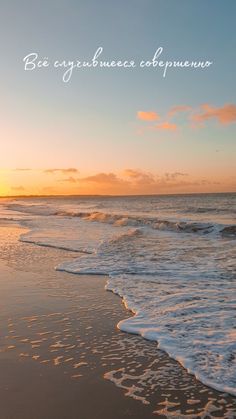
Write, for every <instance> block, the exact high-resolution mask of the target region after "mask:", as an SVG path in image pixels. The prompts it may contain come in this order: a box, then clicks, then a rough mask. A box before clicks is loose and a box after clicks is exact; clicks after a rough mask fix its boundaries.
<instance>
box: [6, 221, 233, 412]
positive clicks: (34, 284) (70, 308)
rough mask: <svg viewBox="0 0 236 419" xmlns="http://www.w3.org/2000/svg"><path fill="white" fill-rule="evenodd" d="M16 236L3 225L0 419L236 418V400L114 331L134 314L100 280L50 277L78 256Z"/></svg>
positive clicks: (143, 343) (16, 230)
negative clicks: (207, 385)
mask: <svg viewBox="0 0 236 419" xmlns="http://www.w3.org/2000/svg"><path fill="white" fill-rule="evenodd" d="M21 233H22V229H21V228H19V227H17V226H15V227H12V225H7V224H6V223H5V224H2V225H1V226H0V310H1V317H0V419H64V418H66V419H90V418H97V419H102V418H103V419H106V418H107V419H111V418H113V419H122V418H137V419H138V418H143V419H145V418H152V417H153V418H155V417H158V418H166V417H167V418H176V419H177V418H179V419H181V418H192V419H194V418H196V419H197V418H213V417H214V418H215V417H221V418H227V419H230V418H232V419H233V418H235V417H236V400H235V398H233V397H231V396H228V395H226V394H222V393H219V392H217V391H214V390H212V389H210V388H208V387H206V386H204V385H202V384H201V383H199V382H198V381H197V380H196V379H195V378H194V377H193V376H191V375H189V374H188V373H187V372H186V371H185V370H184V369H183V368H182V367H181V366H180V365H179V364H178V363H177V362H175V361H174V360H171V359H170V358H169V357H168V356H167V355H166V354H165V353H164V352H162V351H159V350H158V349H157V345H156V343H155V342H150V341H146V340H144V339H142V338H141V337H139V336H135V335H130V334H126V333H123V332H120V331H119V330H118V329H117V328H116V324H117V323H118V321H119V320H121V319H124V318H127V317H129V316H130V315H131V313H130V312H128V311H127V310H126V309H125V307H124V306H123V305H122V304H121V299H120V298H119V297H117V296H115V295H114V294H112V293H110V292H106V291H105V290H104V286H105V283H106V278H105V277H102V276H78V275H70V274H67V273H63V272H57V271H55V270H54V267H55V266H56V265H57V264H58V263H59V262H61V261H62V260H71V259H72V258H73V257H78V253H73V252H66V251H62V250H57V249H52V248H46V247H39V246H34V245H31V244H26V243H21V242H19V241H18V238H19V234H21Z"/></svg>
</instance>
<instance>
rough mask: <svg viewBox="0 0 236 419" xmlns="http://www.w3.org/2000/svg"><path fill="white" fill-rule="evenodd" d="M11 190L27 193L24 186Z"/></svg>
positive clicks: (13, 187) (14, 187)
mask: <svg viewBox="0 0 236 419" xmlns="http://www.w3.org/2000/svg"><path fill="white" fill-rule="evenodd" d="M11 189H12V190H13V191H15V192H21V191H25V188H24V186H21V185H20V186H12V187H11Z"/></svg>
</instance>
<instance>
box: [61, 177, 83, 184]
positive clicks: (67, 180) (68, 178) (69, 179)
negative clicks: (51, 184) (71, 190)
mask: <svg viewBox="0 0 236 419" xmlns="http://www.w3.org/2000/svg"><path fill="white" fill-rule="evenodd" d="M59 182H68V183H77V182H79V179H77V178H75V177H73V176H69V177H67V178H65V179H60V180H59Z"/></svg>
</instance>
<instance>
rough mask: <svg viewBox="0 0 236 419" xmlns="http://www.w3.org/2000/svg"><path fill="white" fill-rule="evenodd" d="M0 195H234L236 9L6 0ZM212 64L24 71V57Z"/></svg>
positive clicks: (212, 1) (171, 1) (215, 4)
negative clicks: (203, 64) (66, 76)
mask: <svg viewBox="0 0 236 419" xmlns="http://www.w3.org/2000/svg"><path fill="white" fill-rule="evenodd" d="M0 16H1V17H0V19H1V24H0V38H1V43H2V47H1V67H0V75H1V86H2V88H1V96H0V104H1V105H0V106H1V109H0V110H1V126H0V130H1V134H0V139H1V140H0V141H1V143H0V145H1V148H0V150H1V152H0V195H24V194H77V193H78V194H100V193H101V194H139V193H140V194H152V193H185V192H224V191H236V168H235V167H236V158H235V157H236V146H235V144H236V135H235V134H236V87H235V66H236V55H235V50H236V49H235V47H236V45H235V44H236V42H235V40H236V37H235V16H236V1H235V0H225V1H222V0H179V1H176V0H145V1H144V0H119V1H113V0H101V1H97V0H50V1H48V0H47V1H46V0H42V1H34V0H33V1H32V0H22V1H21V2H19V1H18V0H10V1H9V0H8V1H7V0H2V1H1V13H0ZM98 47H103V53H102V58H101V59H104V60H132V59H133V60H135V62H137V63H138V62H139V61H141V60H151V59H152V57H153V55H154V53H155V51H156V50H157V49H158V48H159V47H162V48H163V53H162V58H161V59H163V60H164V61H165V60H170V61H179V60H181V61H186V60H189V61H192V60H194V61H196V60H198V61H199V60H200V61H206V60H209V61H212V62H213V64H212V65H211V66H210V67H209V68H206V69H190V68H185V69H179V68H174V69H173V68H169V69H168V70H167V74H166V77H163V74H162V72H163V71H162V69H160V68H158V69H157V68H139V67H138V66H137V67H136V68H132V69H124V68H112V69H107V68H102V69H101V68H96V69H88V68H86V69H74V71H73V74H72V77H71V79H70V81H69V82H68V83H64V82H63V80H62V76H63V70H62V69H55V68H53V66H52V65H50V66H49V67H48V68H41V69H36V70H33V71H25V70H24V63H23V58H24V57H25V56H26V55H27V54H30V53H32V52H35V53H38V54H39V57H40V59H43V58H44V57H46V58H47V59H48V61H49V62H50V64H51V63H53V62H55V61H56V60H59V61H63V60H81V61H84V60H86V61H88V60H91V58H92V57H93V55H94V53H95V51H96V50H97V48H98Z"/></svg>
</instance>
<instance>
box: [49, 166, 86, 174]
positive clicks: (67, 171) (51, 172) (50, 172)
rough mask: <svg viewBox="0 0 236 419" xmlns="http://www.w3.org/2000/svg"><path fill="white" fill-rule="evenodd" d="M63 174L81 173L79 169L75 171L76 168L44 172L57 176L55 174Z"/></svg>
mask: <svg viewBox="0 0 236 419" xmlns="http://www.w3.org/2000/svg"><path fill="white" fill-rule="evenodd" d="M58 172H59V173H62V174H64V175H65V174H68V173H79V171H78V169H75V168H74V167H69V168H68V169H46V170H44V173H48V174H55V173H58Z"/></svg>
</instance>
